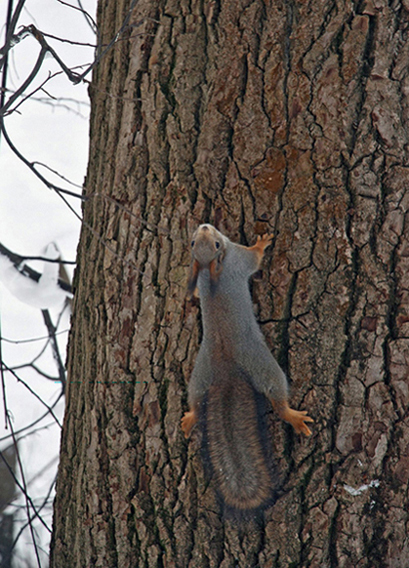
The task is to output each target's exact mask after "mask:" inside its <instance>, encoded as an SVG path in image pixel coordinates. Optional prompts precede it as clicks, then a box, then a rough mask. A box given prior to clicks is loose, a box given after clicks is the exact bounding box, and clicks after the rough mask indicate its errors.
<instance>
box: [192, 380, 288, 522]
mask: <svg viewBox="0 0 409 568" xmlns="http://www.w3.org/2000/svg"><path fill="white" fill-rule="evenodd" d="M222 374H223V376H222V377H215V381H214V383H213V384H212V385H211V387H210V389H209V391H208V394H207V396H206V397H205V399H204V401H203V404H202V405H201V411H200V414H201V415H200V423H201V426H202V431H203V454H204V461H205V464H206V465H207V468H208V470H210V472H209V473H210V474H211V476H212V478H213V480H214V482H215V487H216V491H217V493H218V495H219V497H220V498H221V500H222V502H223V505H224V510H225V512H226V513H231V514H232V515H233V516H236V517H240V516H243V515H244V516H246V515H247V514H249V513H250V514H257V513H258V512H261V511H263V510H264V509H265V508H266V507H268V506H269V505H271V504H272V503H273V498H274V493H275V492H274V490H275V486H276V483H277V474H276V472H275V467H274V458H273V454H272V446H271V436H270V431H269V428H268V416H267V415H268V412H269V411H270V409H271V406H270V403H269V402H268V400H267V398H266V397H265V396H264V395H262V394H260V393H258V392H257V391H256V390H255V389H254V388H253V386H252V385H251V384H250V382H249V381H248V380H247V378H246V376H245V375H244V373H242V372H240V371H234V372H230V371H224V372H223V373H222Z"/></svg>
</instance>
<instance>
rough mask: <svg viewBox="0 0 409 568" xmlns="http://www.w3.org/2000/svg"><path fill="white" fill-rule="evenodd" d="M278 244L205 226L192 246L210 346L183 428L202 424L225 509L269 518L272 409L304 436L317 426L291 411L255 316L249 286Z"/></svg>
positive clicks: (193, 283) (201, 359) (200, 359)
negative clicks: (243, 239)
mask: <svg viewBox="0 0 409 568" xmlns="http://www.w3.org/2000/svg"><path fill="white" fill-rule="evenodd" d="M271 240H272V236H271V235H268V234H265V235H263V236H262V237H260V236H259V237H257V242H256V244H255V245H253V246H251V247H245V246H242V245H239V244H236V243H233V242H231V241H230V240H229V239H228V238H227V237H226V236H224V235H222V234H221V233H220V232H219V231H217V230H216V229H215V228H214V227H213V226H212V225H208V224H205V225H200V226H199V227H198V229H197V230H196V232H195V233H194V235H193V240H192V243H191V245H192V264H191V269H190V277H189V287H188V289H189V292H190V294H193V292H194V290H195V289H196V287H198V289H199V297H200V302H201V311H202V321H203V340H202V343H201V346H200V349H199V353H198V356H197V359H196V363H195V366H194V369H193V373H192V376H191V379H190V381H189V388H188V389H189V409H190V410H189V412H186V413H185V414H184V416H183V418H182V422H181V427H182V430H183V432H184V434H185V437H186V438H188V437H189V435H190V432H191V430H192V428H193V426H194V425H195V424H196V422H199V425H200V427H201V430H202V434H203V442H202V445H203V450H204V454H205V457H206V460H207V462H208V464H209V468H210V473H211V475H212V476H213V477H214V478H215V486H216V488H217V493H218V495H219V497H221V500H222V503H223V505H224V508H225V510H227V511H231V512H233V513H238V514H243V513H244V514H246V513H248V512H256V511H262V510H263V509H265V508H266V507H268V506H269V504H270V503H271V501H272V499H273V495H274V489H275V484H276V480H275V479H276V474H275V468H274V459H273V456H272V450H271V438H270V435H271V433H270V432H269V428H268V421H267V414H268V412H269V410H270V408H271V405H270V403H271V404H272V405H273V408H274V409H275V410H276V411H277V413H278V415H279V416H280V417H281V418H282V419H283V420H285V421H287V422H289V423H290V424H292V426H293V427H294V429H295V431H296V432H297V433H301V432H302V433H304V434H306V435H307V436H309V435H310V434H311V430H310V429H309V428H308V426H307V424H306V422H313V419H312V418H310V417H309V416H307V412H306V411H298V410H293V409H291V408H290V407H289V405H288V383H287V379H286V377H285V374H284V373H283V371H282V370H281V368H280V367H279V365H278V363H277V361H276V360H275V359H274V357H273V355H272V354H271V352H270V350H269V349H268V347H267V345H266V342H265V339H264V337H263V335H262V333H261V330H260V328H259V325H258V323H257V321H256V318H255V316H254V312H253V306H252V300H251V296H250V290H249V283H248V281H249V278H250V276H251V275H252V274H254V272H256V271H257V270H258V269H259V267H260V264H261V261H262V258H263V254H264V250H265V249H266V248H267V247H268V246H269V245H270V243H271ZM269 401H270V402H269Z"/></svg>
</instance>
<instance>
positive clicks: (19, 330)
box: [0, 0, 96, 568]
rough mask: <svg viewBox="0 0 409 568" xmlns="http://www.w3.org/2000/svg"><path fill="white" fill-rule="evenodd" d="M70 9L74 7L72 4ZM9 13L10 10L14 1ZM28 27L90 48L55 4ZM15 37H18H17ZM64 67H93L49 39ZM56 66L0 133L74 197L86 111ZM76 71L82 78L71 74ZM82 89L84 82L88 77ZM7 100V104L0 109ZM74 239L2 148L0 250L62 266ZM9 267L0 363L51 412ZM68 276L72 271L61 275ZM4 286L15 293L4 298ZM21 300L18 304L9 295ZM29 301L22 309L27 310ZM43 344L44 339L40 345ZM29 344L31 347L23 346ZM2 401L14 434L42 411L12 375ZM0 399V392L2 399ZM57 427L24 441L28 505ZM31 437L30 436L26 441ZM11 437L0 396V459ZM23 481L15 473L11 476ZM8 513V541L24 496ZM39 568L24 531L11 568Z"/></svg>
mask: <svg viewBox="0 0 409 568" xmlns="http://www.w3.org/2000/svg"><path fill="white" fill-rule="evenodd" d="M71 2H72V3H73V4H74V5H75V6H78V3H76V1H75V0H71ZM14 4H16V2H14ZM95 4H96V1H95V0H82V1H81V5H82V6H83V8H84V9H85V10H86V11H87V12H88V13H90V14H91V15H92V16H93V17H94V15H95V8H96V6H95ZM6 14H7V2H5V1H3V2H0V22H1V38H0V45H1V46H2V45H3V44H4V40H5V22H6ZM29 24H34V25H35V26H36V27H37V28H38V29H39V30H41V31H42V32H45V33H48V34H52V35H53V36H58V37H61V38H66V39H69V40H71V41H75V42H84V43H89V44H95V43H96V39H95V35H94V33H93V31H92V29H91V26H90V25H89V24H88V23H87V21H86V19H85V18H84V15H83V14H82V13H81V12H80V11H78V10H75V9H73V8H71V7H69V6H67V5H64V3H62V2H59V1H58V0H27V1H26V3H25V8H24V9H23V11H22V14H21V17H20V20H19V25H29ZM18 29H19V28H17V31H18ZM47 41H49V43H50V44H51V45H52V47H53V48H54V49H55V50H56V51H57V53H58V55H59V56H60V57H61V59H62V60H63V61H64V63H65V64H66V65H67V66H68V67H70V68H74V67H77V66H79V65H84V69H85V66H87V64H90V63H91V62H92V60H93V58H94V49H93V47H81V46H78V45H70V44H69V43H63V42H60V41H56V40H52V39H49V38H47ZM39 51H40V47H39V44H38V42H37V41H36V40H35V39H34V38H33V37H30V36H29V37H26V38H25V39H24V40H22V41H21V42H20V43H19V44H17V45H15V46H14V47H13V49H12V50H11V55H10V57H9V62H8V79H7V88H8V89H10V91H14V90H15V89H17V88H18V87H19V86H20V85H21V84H22V83H23V81H24V80H25V79H26V77H27V76H28V75H29V73H30V72H31V70H32V68H33V65H34V63H35V61H36V59H37V57H38V53H39ZM60 71H61V69H60V68H59V66H58V64H57V63H56V62H55V61H54V59H52V58H51V57H50V56H47V58H46V59H45V61H44V63H43V66H42V69H41V71H40V73H39V74H38V76H37V78H36V79H35V80H34V82H33V83H32V84H31V85H30V87H29V88H28V91H27V92H26V93H25V94H28V93H31V92H32V91H34V89H35V88H36V87H38V86H39V85H40V84H41V83H43V82H44V81H45V79H47V77H48V76H51V75H54V74H56V76H55V77H53V78H51V79H50V80H49V81H48V82H47V83H46V85H45V86H44V91H38V92H37V93H35V94H34V95H33V96H32V97H31V98H30V99H28V100H26V101H25V102H24V103H23V104H22V105H21V106H20V107H19V108H18V111H16V112H14V113H12V114H10V115H9V116H6V117H5V127H6V129H7V131H8V134H9V136H10V138H11V139H12V142H13V144H14V145H15V146H16V147H17V148H18V150H19V151H20V152H21V153H22V154H23V155H24V156H25V157H26V158H27V159H28V160H29V161H36V162H42V163H44V164H46V165H47V166H49V167H50V168H52V169H53V170H56V171H58V172H59V173H60V174H61V175H62V176H64V177H65V178H67V179H69V180H71V181H72V182H74V183H75V184H78V186H79V187H78V188H76V187H75V186H72V185H70V184H68V183H66V182H64V181H62V180H61V179H60V178H58V177H57V176H55V175H53V174H52V173H51V172H50V171H47V169H45V168H39V169H40V170H41V173H42V174H43V175H45V176H46V177H47V178H48V179H49V180H50V181H52V182H53V183H55V184H56V185H58V186H60V187H65V188H67V189H70V190H71V191H76V192H78V193H79V194H80V193H81V189H80V188H81V186H82V183H83V180H84V176H85V171H86V164H87V158H88V114H89V103H88V95H87V87H86V85H84V84H83V83H82V84H79V85H73V84H72V83H71V82H70V81H69V80H68V78H67V77H66V76H65V75H64V74H62V73H61V72H60ZM78 71H81V70H80V69H78ZM87 79H88V80H90V79H91V76H90V75H88V76H87ZM8 96H10V92H8V93H7V95H6V101H7V98H8ZM68 200H69V202H70V203H71V205H72V206H73V207H74V208H75V210H76V211H77V212H78V213H79V214H81V202H80V200H79V199H75V198H68ZM79 231H80V221H79V220H78V219H77V218H76V217H75V215H74V214H73V213H72V211H70V210H69V208H68V207H67V205H66V204H65V203H64V202H63V201H62V200H61V198H60V197H59V196H58V195H57V193H56V192H54V191H52V190H50V189H48V188H47V187H46V186H45V185H44V184H43V183H42V182H41V181H40V180H38V179H37V178H36V176H35V175H34V174H33V173H32V172H31V171H30V169H29V168H28V167H27V166H26V165H24V164H23V163H22V162H21V160H19V159H18V158H17V157H16V156H15V155H14V154H13V152H11V150H10V149H9V147H8V145H7V142H6V140H5V139H4V137H3V136H2V137H1V142H0V243H1V244H3V245H4V246H6V247H7V248H9V249H10V250H12V251H13V252H15V253H17V254H20V255H22V256H24V255H27V256H44V255H45V253H46V251H47V247H48V245H49V244H50V243H55V244H56V245H57V247H58V249H59V250H60V252H61V255H62V258H63V259H64V260H71V261H73V260H75V255H76V247H77V242H78V237H79ZM27 264H28V265H29V266H31V267H32V268H34V269H36V270H37V271H38V272H41V273H42V272H43V271H44V262H43V261H27ZM6 269H7V263H6V262H4V259H3V262H0V317H1V336H2V341H1V350H2V359H3V361H4V363H5V364H6V365H7V366H8V367H13V368H14V370H15V372H16V373H17V374H18V376H19V377H21V378H22V379H23V380H24V381H26V383H27V384H28V385H29V386H30V388H31V389H33V390H34V391H35V392H36V393H37V394H38V395H39V396H40V397H41V398H42V399H43V401H44V402H45V403H46V404H48V405H49V406H51V405H52V404H53V403H54V402H55V401H56V400H57V398H58V396H59V394H60V392H61V384H60V383H59V382H58V381H54V380H50V379H47V378H44V377H43V376H41V375H40V374H38V373H37V372H36V371H35V370H34V369H33V368H31V367H30V366H28V367H25V366H24V365H26V364H27V363H31V362H32V360H33V359H34V358H35V357H37V356H38V354H39V353H40V352H41V351H42V349H43V348H44V347H46V349H45V351H44V353H43V354H42V355H41V356H40V357H39V358H38V360H37V361H36V365H37V366H38V367H39V368H40V369H41V371H43V372H44V373H46V374H47V375H50V376H51V377H56V376H57V369H56V364H55V362H54V360H53V357H52V351H51V348H50V345H49V344H48V341H47V339H48V338H47V328H46V327H45V324H44V320H43V315H42V313H41V310H40V309H39V308H37V307H33V306H32V305H29V304H30V303H32V299H33V294H35V292H33V291H32V290H31V291H26V292H24V291H23V292H22V290H21V287H19V283H18V282H17V283H16V281H14V284H13V283H10V271H9V272H8V273H7V270H6ZM67 271H68V273H69V276H70V277H72V273H73V266H72V265H71V266H67ZM10 287H11V288H12V289H13V293H11V292H10ZM16 290H17V292H20V297H21V298H22V299H23V300H24V301H21V300H18V299H17V298H16V297H15V292H16ZM63 300H64V297H63V295H62V298H61V302H59V305H57V306H53V307H49V310H50V314H51V317H52V319H53V322H54V324H56V323H57V320H58V317H59V314H60V312H61V310H62V307H63V303H62V302H63ZM27 302H28V303H27ZM68 327H69V309H67V308H66V309H65V311H64V312H63V314H62V316H61V318H60V321H59V324H58V332H60V333H59V335H58V341H59V345H60V350H61V354H62V357H63V360H64V362H65V349H66V340H67V335H68V333H67V331H68ZM38 338H45V339H38ZM27 340H30V341H27ZM31 340H35V341H31ZM4 379H5V387H6V389H5V390H6V401H7V408H8V409H9V412H10V416H11V419H12V423H13V428H14V430H15V431H16V432H19V431H21V430H22V429H23V428H25V427H26V426H28V425H29V424H31V423H32V422H33V421H34V420H36V419H37V418H38V417H40V416H42V415H43V414H44V413H45V412H46V408H45V407H44V405H42V404H41V403H40V402H39V401H38V400H37V399H36V398H35V397H34V396H33V395H32V394H30V392H29V391H28V389H27V388H26V387H24V386H23V385H22V384H21V383H19V382H18V380H17V379H16V378H15V377H14V376H13V375H12V374H11V373H10V372H7V371H6V372H5V373H4ZM1 391H2V388H1V383H0V392H1ZM63 405H64V403H63V398H62V399H60V401H59V402H58V404H57V405H56V407H55V408H54V412H55V414H56V415H57V417H58V419H59V421H60V423H62V417H63V410H64V408H63ZM60 432H61V430H60V427H59V426H58V424H57V422H56V421H55V420H54V418H53V417H52V416H50V415H48V416H47V417H46V418H44V419H43V420H42V421H41V422H39V423H38V424H36V426H35V427H34V428H32V429H30V430H27V431H24V432H22V433H21V434H20V435H19V436H18V438H19V450H20V456H21V459H22V464H23V467H24V475H25V481H26V483H27V485H28V492H29V494H30V496H31V498H32V499H33V501H34V503H36V504H37V505H40V504H42V503H43V501H44V499H45V498H46V495H47V492H48V491H49V488H50V486H51V485H52V483H53V480H54V478H55V475H56V471H57V464H58V450H59V440H60ZM27 434H29V435H27ZM10 443H11V439H10V428H8V429H6V428H5V417H4V404H3V393H2V392H1V400H0V450H4V448H5V447H7V446H8V445H10ZM18 477H19V479H20V480H21V474H20V473H19V474H18ZM52 497H53V493H52V495H51V499H50V500H48V501H47V505H46V507H45V508H44V509H42V511H41V513H42V517H43V519H44V521H45V522H46V523H47V525H48V527H49V528H51V526H52ZM7 512H14V513H16V512H17V513H18V514H17V515H16V516H17V517H18V518H19V519H20V522H18V523H15V527H14V536H16V534H17V533H18V531H19V530H20V529H21V527H22V526H23V525H24V524H25V523H26V519H27V515H26V511H25V500H24V498H23V496H22V495H20V496H19V497H18V498H17V499H15V500H14V502H13V504H12V505H11V506H10V507H9V508H8V509H7ZM34 526H35V534H36V536H37V538H38V542H37V544H38V546H39V549H41V550H42V552H40V558H41V566H43V567H44V566H47V565H48V546H49V539H50V534H49V532H48V531H47V529H46V528H45V527H43V525H42V524H41V523H39V522H35V524H34ZM21 566H38V561H37V560H36V557H35V554H34V547H33V543H32V535H31V534H30V531H29V530H28V529H26V530H25V531H24V532H23V534H22V535H21V537H20V538H19V541H18V544H17V546H16V552H15V555H14V557H13V567H14V568H20V567H21Z"/></svg>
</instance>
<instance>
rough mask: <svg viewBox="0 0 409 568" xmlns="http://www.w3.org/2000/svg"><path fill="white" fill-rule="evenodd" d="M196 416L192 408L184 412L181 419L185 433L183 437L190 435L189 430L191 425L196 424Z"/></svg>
mask: <svg viewBox="0 0 409 568" xmlns="http://www.w3.org/2000/svg"><path fill="white" fill-rule="evenodd" d="M196 422H197V418H196V414H195V411H194V410H190V411H189V412H185V415H184V416H183V418H182V420H181V423H180V425H181V428H182V430H183V433H184V435H185V438H188V437H189V436H190V432H191V431H192V428H193V426H194V425H195V424H196Z"/></svg>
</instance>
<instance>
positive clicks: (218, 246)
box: [214, 241, 220, 249]
mask: <svg viewBox="0 0 409 568" xmlns="http://www.w3.org/2000/svg"><path fill="white" fill-rule="evenodd" d="M214 246H215V247H216V248H217V249H218V248H220V243H219V241H216V242H215V243H214Z"/></svg>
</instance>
